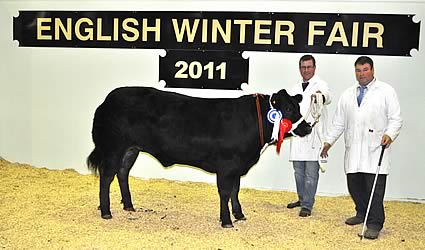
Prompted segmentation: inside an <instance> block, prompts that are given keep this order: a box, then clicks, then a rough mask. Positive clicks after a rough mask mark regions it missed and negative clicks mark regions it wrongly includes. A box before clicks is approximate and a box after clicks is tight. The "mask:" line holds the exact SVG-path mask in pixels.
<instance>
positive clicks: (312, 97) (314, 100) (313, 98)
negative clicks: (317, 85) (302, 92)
mask: <svg viewBox="0 0 425 250" xmlns="http://www.w3.org/2000/svg"><path fill="white" fill-rule="evenodd" d="M316 93H320V94H321V93H322V91H320V90H318V91H316ZM311 101H312V102H314V103H317V100H316V95H315V94H311Z"/></svg>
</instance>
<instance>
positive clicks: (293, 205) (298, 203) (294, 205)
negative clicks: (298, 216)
mask: <svg viewBox="0 0 425 250" xmlns="http://www.w3.org/2000/svg"><path fill="white" fill-rule="evenodd" d="M300 206H301V202H300V201H296V202H292V203H289V204H288V206H286V207H287V208H290V209H291V208H294V207H300Z"/></svg>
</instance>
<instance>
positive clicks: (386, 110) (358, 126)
mask: <svg viewBox="0 0 425 250" xmlns="http://www.w3.org/2000/svg"><path fill="white" fill-rule="evenodd" d="M354 66H355V74H356V79H357V81H358V83H356V84H355V85H354V86H351V87H349V88H348V89H347V90H345V92H344V93H343V94H342V96H341V97H340V99H339V102H338V106H337V109H336V113H335V116H334V118H333V121H332V125H331V127H330V128H329V134H328V137H327V139H326V142H325V145H324V147H323V150H322V152H321V155H322V156H324V157H327V155H328V153H327V152H328V150H329V148H330V147H331V145H333V144H334V143H335V142H336V141H337V139H338V138H339V137H340V136H341V134H342V133H344V139H345V157H344V169H345V173H346V175H347V186H348V191H349V193H350V195H351V198H352V199H353V201H354V203H355V206H356V215H355V216H354V217H351V218H348V219H347V220H346V221H345V223H346V224H348V225H357V224H361V223H363V221H364V219H365V216H366V211H367V206H368V203H369V197H370V193H371V191H372V187H373V183H374V179H375V175H376V171H377V167H378V162H379V156H380V153H381V148H382V147H381V145H386V147H387V149H386V150H385V153H384V157H383V160H382V163H381V167H380V169H379V174H378V178H377V183H376V187H375V192H374V194H373V200H372V204H371V207H370V211H369V215H368V219H367V222H366V225H367V230H366V232H365V233H364V237H365V238H368V239H376V238H378V236H379V232H380V231H381V229H382V227H383V225H384V220H385V213H384V204H383V203H384V194H385V186H386V179H387V175H388V170H389V167H390V158H389V156H390V148H389V146H390V144H391V143H392V142H393V141H394V140H395V139H396V138H397V136H398V134H399V133H400V130H401V127H402V122H403V121H402V118H401V115H400V104H399V101H398V97H397V94H396V92H395V90H394V89H393V88H392V87H391V86H390V85H388V84H387V83H384V82H381V81H379V80H377V79H376V78H375V77H374V68H373V61H372V59H371V58H369V57H366V56H361V57H359V58H358V59H357V60H356V62H355V64H354Z"/></svg>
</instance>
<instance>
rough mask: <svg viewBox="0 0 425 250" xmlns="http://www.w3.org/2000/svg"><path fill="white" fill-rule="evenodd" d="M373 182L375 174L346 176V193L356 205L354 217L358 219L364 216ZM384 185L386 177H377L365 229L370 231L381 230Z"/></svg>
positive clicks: (381, 175) (383, 214) (383, 216)
mask: <svg viewBox="0 0 425 250" xmlns="http://www.w3.org/2000/svg"><path fill="white" fill-rule="evenodd" d="M374 180H375V174H366V173H354V174H347V184H348V191H349V192H350V195H351V198H352V199H353V201H354V204H355V205H356V212H357V214H356V216H357V217H359V218H362V219H364V218H365V216H366V210H367V205H368V204H369V198H370V193H371V191H372V187H373V182H374ZM386 183H387V175H385V174H380V175H378V180H377V182H376V186H375V192H374V194H373V199H372V204H371V206H370V211H369V215H368V218H367V222H366V225H367V227H368V228H370V229H375V230H381V229H382V227H383V226H384V221H385V212H384V195H385V186H386Z"/></svg>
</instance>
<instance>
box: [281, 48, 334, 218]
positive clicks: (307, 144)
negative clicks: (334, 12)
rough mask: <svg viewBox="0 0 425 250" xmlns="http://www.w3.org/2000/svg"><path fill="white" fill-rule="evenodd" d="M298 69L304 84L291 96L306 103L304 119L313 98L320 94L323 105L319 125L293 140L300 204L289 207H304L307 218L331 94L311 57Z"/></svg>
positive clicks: (304, 58) (310, 118)
mask: <svg viewBox="0 0 425 250" xmlns="http://www.w3.org/2000/svg"><path fill="white" fill-rule="evenodd" d="M299 70H300V74H301V77H302V81H300V82H298V83H297V84H296V85H294V86H293V88H292V89H291V90H290V91H289V93H290V94H291V95H295V94H301V95H302V96H303V100H302V102H301V103H300V111H301V114H302V115H303V116H305V115H306V113H307V112H308V110H309V107H310V104H311V102H312V96H315V95H317V94H321V98H317V99H313V101H317V100H320V101H322V102H323V103H320V105H323V109H322V112H321V117H320V118H319V119H320V122H319V123H317V125H316V126H314V127H313V131H312V133H311V134H309V135H307V136H305V137H293V138H292V139H291V147H290V155H289V160H290V161H292V164H293V167H294V175H295V183H296V187H297V194H298V201H296V202H292V203H289V204H288V206H287V207H288V208H295V207H301V210H300V213H299V216H301V217H308V216H310V215H311V211H312V209H313V205H314V201H315V195H316V191H317V184H318V181H319V168H320V165H319V154H320V149H321V146H322V142H321V134H323V129H324V128H326V127H327V126H326V120H327V110H326V107H325V106H324V105H327V104H329V103H331V95H330V92H329V88H328V84H327V83H326V82H325V81H323V80H321V79H320V78H319V76H317V75H316V74H315V72H316V60H315V59H314V57H313V56H311V55H304V56H302V57H301V58H300V60H299ZM306 121H307V122H308V123H310V124H313V123H315V118H314V117H313V116H312V114H311V113H310V114H309V115H308V117H306Z"/></svg>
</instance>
